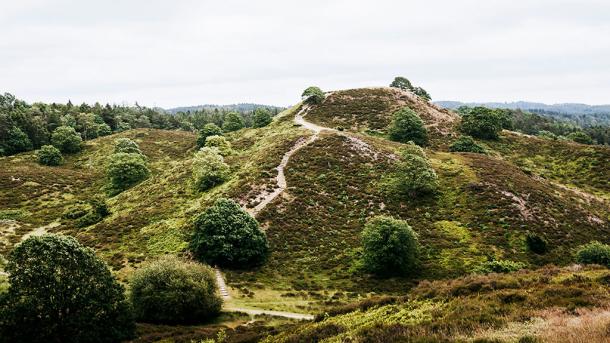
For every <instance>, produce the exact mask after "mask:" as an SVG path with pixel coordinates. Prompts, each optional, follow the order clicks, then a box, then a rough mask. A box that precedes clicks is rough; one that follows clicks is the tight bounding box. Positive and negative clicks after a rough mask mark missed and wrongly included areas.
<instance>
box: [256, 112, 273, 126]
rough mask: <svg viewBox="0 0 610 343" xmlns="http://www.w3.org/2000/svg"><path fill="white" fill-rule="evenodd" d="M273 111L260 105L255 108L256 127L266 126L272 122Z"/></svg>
mask: <svg viewBox="0 0 610 343" xmlns="http://www.w3.org/2000/svg"><path fill="white" fill-rule="evenodd" d="M271 121H272V118H271V112H269V110H268V109H266V108H262V107H259V108H257V109H255V110H254V118H253V123H254V127H257V128H258V127H264V126H267V125H269V124H270V123H271Z"/></svg>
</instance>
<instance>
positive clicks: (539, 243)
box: [525, 233, 549, 254]
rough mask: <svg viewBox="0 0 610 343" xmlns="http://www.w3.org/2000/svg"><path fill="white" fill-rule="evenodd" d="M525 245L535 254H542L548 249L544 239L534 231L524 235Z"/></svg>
mask: <svg viewBox="0 0 610 343" xmlns="http://www.w3.org/2000/svg"><path fill="white" fill-rule="evenodd" d="M525 245H526V246H527V249H528V250H529V251H531V252H533V253H535V254H544V253H546V252H547V251H548V250H549V248H548V243H547V241H546V239H544V238H543V237H542V236H540V235H537V234H535V233H528V234H527V235H526V236H525Z"/></svg>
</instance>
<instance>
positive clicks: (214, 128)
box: [197, 123, 222, 148]
mask: <svg viewBox="0 0 610 343" xmlns="http://www.w3.org/2000/svg"><path fill="white" fill-rule="evenodd" d="M210 136H222V129H221V128H220V127H218V125H216V124H212V123H209V124H205V126H204V127H203V128H202V129H201V130H199V136H198V137H197V148H203V147H204V146H205V140H206V139H207V138H208V137H210Z"/></svg>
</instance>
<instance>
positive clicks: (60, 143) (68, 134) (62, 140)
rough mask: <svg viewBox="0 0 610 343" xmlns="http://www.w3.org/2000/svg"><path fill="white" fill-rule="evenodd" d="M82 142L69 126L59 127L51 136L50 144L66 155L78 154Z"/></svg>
mask: <svg viewBox="0 0 610 343" xmlns="http://www.w3.org/2000/svg"><path fill="white" fill-rule="evenodd" d="M82 142H83V139H82V138H81V137H80V135H79V134H78V133H77V132H76V130H74V128H73V127H70V126H60V127H58V128H56V129H55V130H54V131H53V133H52V134H51V144H52V145H53V146H54V147H56V148H57V149H59V151H61V152H63V153H66V154H72V153H76V152H79V151H80V150H81V148H82Z"/></svg>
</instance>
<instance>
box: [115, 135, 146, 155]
mask: <svg viewBox="0 0 610 343" xmlns="http://www.w3.org/2000/svg"><path fill="white" fill-rule="evenodd" d="M114 153H115V154H117V153H126V154H142V151H141V150H140V147H139V146H138V143H136V142H134V141H132V140H131V139H129V138H126V137H122V138H118V139H117V140H115V141H114Z"/></svg>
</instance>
